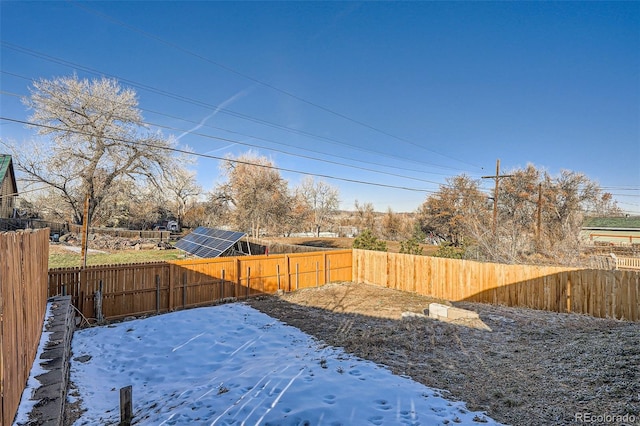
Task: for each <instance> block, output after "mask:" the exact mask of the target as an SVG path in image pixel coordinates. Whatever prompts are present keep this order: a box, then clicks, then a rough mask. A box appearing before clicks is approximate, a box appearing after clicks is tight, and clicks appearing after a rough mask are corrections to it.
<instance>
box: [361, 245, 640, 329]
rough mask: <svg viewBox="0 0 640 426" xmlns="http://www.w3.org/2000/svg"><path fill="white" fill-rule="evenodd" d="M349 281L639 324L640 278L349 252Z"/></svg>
mask: <svg viewBox="0 0 640 426" xmlns="http://www.w3.org/2000/svg"><path fill="white" fill-rule="evenodd" d="M353 280H354V281H355V282H364V283H367V284H375V285H379V286H383V287H389V288H394V289H397V290H403V291H409V292H415V293H418V294H422V295H427V296H432V297H436V298H442V299H446V300H451V301H463V300H464V301H471V302H484V303H493V304H502V305H507V306H521V307H529V308H534V309H542V310H547V311H554V312H577V313H582V314H588V315H592V316H596V317H601V318H617V319H625V320H631V321H639V320H640V299H639V296H640V273H638V272H634V271H606V270H591V269H576V268H563V267H545V266H528V265H503V264H496V263H480V262H474V261H469V260H456V259H443V258H437V257H429V256H414V255H408V254H397V253H383V252H374V251H367V250H353Z"/></svg>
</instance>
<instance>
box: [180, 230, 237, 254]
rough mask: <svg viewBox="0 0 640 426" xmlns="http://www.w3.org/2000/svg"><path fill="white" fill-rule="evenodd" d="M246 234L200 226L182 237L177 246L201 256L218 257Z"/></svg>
mask: <svg viewBox="0 0 640 426" xmlns="http://www.w3.org/2000/svg"><path fill="white" fill-rule="evenodd" d="M245 235H246V234H245V233H243V232H233V231H225V230H223V229H215V228H205V227H204V226H200V227H198V228H196V229H194V230H193V232H191V233H190V234H189V235H187V236H185V237H184V238H181V239H180V240H179V241H178V242H177V243H176V248H178V249H180V250H183V251H186V252H187V253H189V254H191V255H193V256H196V257H200V258H211V257H218V256H220V255H221V254H222V253H224V252H225V251H227V250H229V249H230V248H231V247H233V245H234V244H235V243H237V242H238V241H240V239H241V238H242V237H244V236H245Z"/></svg>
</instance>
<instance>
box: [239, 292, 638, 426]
mask: <svg viewBox="0 0 640 426" xmlns="http://www.w3.org/2000/svg"><path fill="white" fill-rule="evenodd" d="M434 301H436V300H434V299H431V298H428V297H424V296H419V295H415V294H411V293H404V292H399V291H395V290H390V289H385V288H381V287H377V286H370V285H365V284H353V283H340V284H329V285H326V286H324V287H320V288H314V289H305V290H300V291H297V292H294V293H289V294H284V295H281V296H270V297H264V298H259V299H254V300H250V301H249V302H248V303H250V304H251V305H252V306H253V307H255V308H257V309H259V310H261V311H263V312H264V313H266V314H268V315H270V316H272V317H274V318H278V319H280V320H282V321H284V322H286V323H288V324H289V325H292V326H294V327H297V328H299V329H301V330H303V331H305V332H306V333H309V334H311V335H313V336H315V337H316V338H318V339H320V340H322V341H324V342H325V343H327V344H329V345H332V346H338V347H342V348H344V349H345V350H346V351H348V352H350V353H353V354H355V355H357V356H360V357H362V358H365V359H368V360H371V361H373V362H376V363H379V364H383V365H386V366H388V367H389V368H390V369H391V370H392V371H393V372H394V373H395V374H399V375H406V376H409V377H411V378H412V379H413V380H416V381H418V382H420V383H423V384H425V385H427V386H430V387H433V388H437V389H441V390H443V391H444V396H445V397H449V398H451V399H456V400H463V401H465V402H467V404H468V408H470V409H472V410H485V411H486V412H487V413H488V414H489V415H490V416H491V417H493V418H494V419H496V420H498V421H500V422H503V423H507V424H513V425H564V424H576V414H578V415H580V413H583V415H584V413H589V414H590V415H592V416H612V417H608V418H605V419H608V420H611V421H609V422H607V424H629V422H627V423H625V422H624V421H620V420H621V418H620V417H616V416H624V415H627V417H626V418H627V419H629V418H631V419H632V420H633V423H631V424H640V323H629V322H621V321H615V320H607V319H597V318H592V317H588V316H584V315H576V314H558V313H552V312H543V311H536V310H531V309H522V308H508V307H503V306H492V305H484V304H475V303H460V304H455V305H456V306H458V307H461V308H464V309H469V310H473V311H475V312H478V313H479V315H480V320H481V321H482V323H483V324H484V326H486V327H488V328H489V329H490V331H489V330H487V329H482V328H478V327H468V326H464V325H459V324H458V325H456V324H450V323H445V322H440V321H437V320H433V319H429V318H416V317H413V318H405V319H403V318H402V313H403V312H415V313H422V312H423V310H424V309H425V308H428V305H429V303H431V302H434ZM437 302H441V303H443V302H442V301H437ZM444 303H447V302H444Z"/></svg>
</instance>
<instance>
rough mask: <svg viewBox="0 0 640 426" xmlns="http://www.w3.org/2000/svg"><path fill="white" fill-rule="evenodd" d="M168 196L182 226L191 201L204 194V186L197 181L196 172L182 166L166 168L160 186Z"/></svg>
mask: <svg viewBox="0 0 640 426" xmlns="http://www.w3.org/2000/svg"><path fill="white" fill-rule="evenodd" d="M159 189H160V190H161V191H162V192H163V194H164V196H165V197H166V198H167V201H168V205H169V206H171V210H172V211H173V212H174V214H175V217H176V219H177V221H178V225H179V226H180V227H182V222H183V221H184V216H185V213H186V211H187V207H188V206H189V203H190V202H192V201H195V200H196V199H197V197H198V196H199V195H200V194H202V187H201V186H200V185H198V182H197V181H196V173H195V172H194V171H191V170H187V169H185V168H182V167H177V168H173V169H172V170H165V171H164V172H163V173H162V178H161V180H160V188H159Z"/></svg>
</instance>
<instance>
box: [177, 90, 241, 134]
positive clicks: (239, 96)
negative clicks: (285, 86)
mask: <svg viewBox="0 0 640 426" xmlns="http://www.w3.org/2000/svg"><path fill="white" fill-rule="evenodd" d="M252 89H253V86H252V87H247V88H246V89H243V90H241V91H239V92H238V93H236V94H235V95H233V96H231V97H230V98H229V99H227V100H226V101H224V102H222V103H221V104H220V105H218V106H217V107H216V109H215V110H214V111H213V112H212V113H211V114H209V115H207V116H206V117H205V118H203V119H202V120H200V123H199V124H197V125H196V126H195V127H193V128H192V129H189V130H187V131H186V132H184V133H182V134H181V135H180V136H178V137H177V138H176V140H177V141H179V140H180V139H182V138H183V137H185V136H187V135H188V134H189V133H191V132H195V131H196V130H198V129H200V128H201V127H202V126H204V125H205V123H206V122H207V121H208V120H210V119H211V118H213V116H214V115H216V114H217V113H218V112H220V110H221V109H223V108H224V107H226V106H227V105H229V104H231V103H233V102H235V101H236V100H237V99H239V98H241V97H243V96H246V95H247V94H248V93H249V92H250V91H251V90H252Z"/></svg>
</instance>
